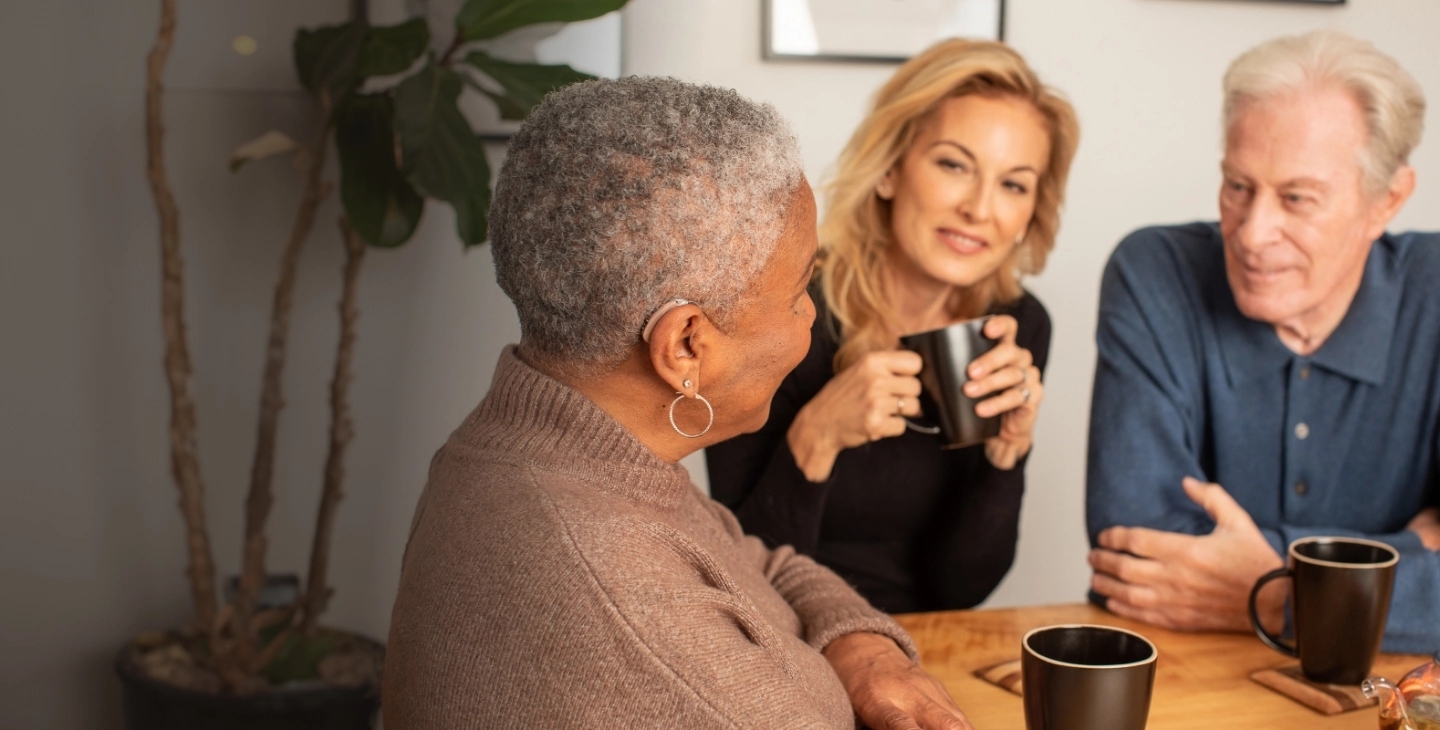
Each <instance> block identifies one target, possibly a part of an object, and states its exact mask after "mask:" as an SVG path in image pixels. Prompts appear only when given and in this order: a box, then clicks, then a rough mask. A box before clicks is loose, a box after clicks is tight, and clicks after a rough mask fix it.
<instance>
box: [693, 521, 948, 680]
mask: <svg viewBox="0 0 1440 730" xmlns="http://www.w3.org/2000/svg"><path fill="white" fill-rule="evenodd" d="M710 506H711V510H712V511H713V512H714V513H715V515H716V517H718V518H719V519H720V521H721V522H722V523H724V525H725V529H726V531H727V532H728V533H729V534H730V537H731V539H732V540H734V541H735V542H736V543H738V544H739V547H740V548H741V550H742V551H743V552H744V554H745V555H747V556H748V559H749V560H751V561H753V562H754V564H755V565H756V566H758V567H759V568H760V569H761V571H762V572H763V573H764V574H765V577H766V578H767V579H769V581H770V584H771V585H772V586H774V587H775V591H776V592H777V593H779V594H780V596H781V597H782V598H784V599H785V602H786V603H788V604H790V608H791V609H793V610H794V611H795V615H796V616H798V617H799V618H800V623H801V625H802V626H803V627H804V639H805V641H806V643H808V644H810V646H812V647H814V648H815V650H816V651H824V650H825V647H826V646H828V645H829V644H830V642H832V641H834V640H835V639H838V638H840V637H841V636H844V635H846V634H853V633H859V632H867V633H873V634H880V635H882V636H888V637H890V638H891V639H893V640H894V641H895V643H896V644H898V645H899V646H900V648H901V649H902V650H904V652H905V653H906V654H908V655H909V656H910V658H911V659H913V660H915V661H917V662H918V661H919V660H920V654H919V652H918V651H917V650H916V648H915V642H914V641H913V640H912V639H911V638H910V635H909V634H908V633H906V632H905V629H903V628H901V627H900V624H898V623H896V622H895V620H894V619H892V618H890V616H889V615H887V614H885V613H884V612H882V611H880V610H878V609H876V608H874V607H873V606H871V605H870V604H869V603H868V602H867V601H866V600H865V599H864V598H863V597H862V596H861V595H860V594H859V593H856V592H855V589H854V588H851V587H850V586H849V584H847V583H846V582H845V581H844V580H842V579H841V578H840V576H838V575H836V574H835V573H834V571H832V570H830V569H829V568H826V567H825V566H823V565H820V564H819V563H817V562H815V561H814V560H812V559H810V558H809V557H807V556H805V555H800V554H799V553H796V552H795V550H794V549H793V548H791V547H790V546H788V545H786V546H781V547H779V548H775V549H770V548H767V547H766V546H765V545H764V544H763V543H762V542H761V541H760V540H759V539H758V538H756V537H754V536H749V535H746V534H744V532H743V531H742V530H741V528H740V523H739V522H738V521H737V520H736V519H735V516H734V515H733V514H732V513H731V512H730V510H728V509H726V508H725V507H724V505H721V504H718V503H715V502H711V503H710Z"/></svg>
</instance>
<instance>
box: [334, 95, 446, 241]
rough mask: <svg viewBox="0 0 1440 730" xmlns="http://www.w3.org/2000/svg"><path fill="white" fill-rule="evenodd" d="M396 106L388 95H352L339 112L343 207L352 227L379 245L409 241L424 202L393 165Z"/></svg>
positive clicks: (337, 127)
mask: <svg viewBox="0 0 1440 730" xmlns="http://www.w3.org/2000/svg"><path fill="white" fill-rule="evenodd" d="M394 116H395V104H394V102H393V101H391V100H390V97H389V96H386V95H384V94H374V95H360V94H350V95H349V96H346V97H345V99H344V101H342V102H341V103H340V106H339V107H338V108H337V109H336V110H335V147H336V148H337V149H338V150H339V151H340V203H341V204H342V205H344V206H345V214H346V215H347V216H349V217H350V223H351V225H353V226H355V230H356V232H358V233H359V234H360V237H361V238H364V239H365V240H366V241H367V242H369V243H370V244H372V245H375V246H387V247H388V246H399V245H400V244H402V243H405V242H406V241H408V240H410V235H411V234H413V233H414V232H415V226H416V225H417V224H418V223H419V222H420V214H421V213H422V212H424V210H425V199H424V198H422V197H420V194H419V193H417V192H415V188H413V187H411V186H410V182H409V181H408V180H406V179H405V175H403V174H402V173H401V172H400V167H399V166H398V165H397V164H396V162H395V127H394V123H393V121H392V120H393V119H394Z"/></svg>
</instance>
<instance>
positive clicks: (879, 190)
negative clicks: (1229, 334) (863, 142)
mask: <svg viewBox="0 0 1440 730" xmlns="http://www.w3.org/2000/svg"><path fill="white" fill-rule="evenodd" d="M899 164H900V163H898V162H897V163H895V165H891V166H890V169H889V170H886V171H885V176H884V177H882V178H880V182H878V183H875V194H876V195H879V196H880V199H881V200H894V199H895V168H896V167H897V166H898V165H899Z"/></svg>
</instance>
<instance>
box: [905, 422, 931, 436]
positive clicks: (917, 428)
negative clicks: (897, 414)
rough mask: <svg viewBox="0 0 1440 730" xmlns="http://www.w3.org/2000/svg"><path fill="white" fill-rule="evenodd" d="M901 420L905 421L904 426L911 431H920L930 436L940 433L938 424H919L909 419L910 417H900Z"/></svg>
mask: <svg viewBox="0 0 1440 730" xmlns="http://www.w3.org/2000/svg"><path fill="white" fill-rule="evenodd" d="M901 420H903V421H905V428H908V429H910V430H911V431H919V432H920V433H923V434H927V435H930V436H934V435H936V434H938V433H940V427H939V426H921V425H920V424H918V423H916V422H914V421H912V420H910V419H908V418H902V419H901Z"/></svg>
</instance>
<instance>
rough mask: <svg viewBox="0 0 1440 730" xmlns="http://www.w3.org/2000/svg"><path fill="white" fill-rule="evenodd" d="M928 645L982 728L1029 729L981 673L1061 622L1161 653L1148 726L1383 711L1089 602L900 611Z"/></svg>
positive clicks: (1276, 728)
mask: <svg viewBox="0 0 1440 730" xmlns="http://www.w3.org/2000/svg"><path fill="white" fill-rule="evenodd" d="M897 618H898V620H899V621H900V624H901V625H902V626H904V627H905V630H907V631H909V632H910V635H911V636H913V637H914V638H915V643H916V644H918V645H919V647H920V663H921V664H922V665H923V666H924V667H925V669H926V670H928V671H929V672H930V673H931V674H934V675H935V676H936V677H938V678H939V679H940V681H941V682H943V683H944V684H945V687H946V688H947V689H949V690H950V694H951V695H952V696H954V697H955V701H956V702H957V703H959V705H960V709H962V710H964V711H965V714H966V716H967V717H969V718H970V722H971V723H973V724H974V725H975V728H976V730H1024V728H1025V712H1024V709H1023V708H1022V707H1021V704H1020V698H1019V697H1018V696H1016V695H1014V694H1011V693H1010V692H1007V691H1005V690H1003V689H1000V688H999V687H996V686H994V685H992V684H989V683H987V682H985V681H983V680H980V679H978V678H976V677H975V675H974V674H972V672H973V671H974V670H975V669H977V668H979V667H985V666H990V665H993V664H996V663H998V662H1002V661H1006V660H1008V659H1018V658H1019V656H1020V638H1021V637H1022V636H1024V635H1025V633H1026V632H1028V631H1029V630H1031V629H1034V628H1037V627H1040V626H1048V625H1052V624H1100V625H1104V626H1119V627H1122V628H1127V629H1130V630H1131V631H1135V632H1137V633H1140V634H1142V635H1144V636H1145V638H1147V639H1149V640H1150V641H1151V642H1153V643H1154V644H1155V646H1156V648H1157V649H1159V651H1160V658H1159V664H1158V666H1157V667H1156V672H1155V694H1154V696H1153V698H1152V699H1151V702H1150V722H1149V725H1147V730H1179V729H1180V728H1196V730H1200V729H1202V728H1203V729H1204V730H1215V728H1222V729H1227V728H1233V729H1234V730H1250V729H1251V728H1257V729H1258V728H1264V729H1265V730H1291V729H1293V730H1323V729H1325V728H1351V729H1352V730H1361V729H1362V728H1363V729H1364V730H1375V728H1377V727H1378V722H1377V719H1376V714H1377V713H1376V710H1374V709H1364V710H1356V711H1354V712H1348V713H1345V714H1341V715H1334V716H1330V717H1326V716H1325V715H1321V714H1320V713H1318V712H1315V711H1313V710H1311V709H1309V708H1308V707H1305V706H1304V705H1300V704H1298V703H1296V702H1294V701H1293V700H1291V699H1289V698H1287V697H1283V696H1281V695H1278V694H1276V693H1274V692H1272V691H1270V690H1268V689H1266V688H1264V687H1261V686H1260V685H1258V684H1255V683H1254V682H1252V681H1250V673H1251V672H1254V671H1255V670H1258V669H1265V668H1269V667H1276V666H1280V665H1283V664H1286V663H1287V659H1286V658H1285V657H1283V656H1281V655H1280V654H1277V653H1275V652H1274V651H1271V650H1270V649H1268V648H1266V647H1265V646H1264V645H1263V644H1261V643H1260V640H1259V639H1257V638H1255V637H1254V636H1250V635H1242V634H1182V633H1177V632H1173V631H1165V630H1163V629H1157V628H1155V627H1153V626H1145V625H1143V624H1139V623H1136V622H1134V621H1128V620H1126V619H1123V618H1120V617H1119V616H1115V615H1114V614H1111V613H1108V612H1106V611H1103V610H1101V609H1099V608H1096V607H1094V606H1091V605H1088V604H1076V605H1066V606H1043V607H1034V608H1011V609H996V610H983V611H946V612H942V613H915V614H908V615H903V616H898V617H897ZM1427 660H1428V658H1427V657H1422V656H1412V655H1401V654H1382V655H1381V656H1380V659H1379V661H1377V662H1376V664H1375V667H1374V669H1372V670H1371V672H1372V674H1377V675H1381V676H1385V677H1388V678H1389V679H1391V680H1395V679H1398V678H1400V677H1401V676H1403V675H1404V674H1405V673H1406V672H1408V671H1410V670H1411V669H1413V668H1414V667H1416V666H1418V665H1420V664H1423V663H1425V662H1426V661H1427Z"/></svg>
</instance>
